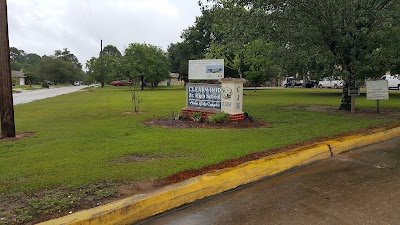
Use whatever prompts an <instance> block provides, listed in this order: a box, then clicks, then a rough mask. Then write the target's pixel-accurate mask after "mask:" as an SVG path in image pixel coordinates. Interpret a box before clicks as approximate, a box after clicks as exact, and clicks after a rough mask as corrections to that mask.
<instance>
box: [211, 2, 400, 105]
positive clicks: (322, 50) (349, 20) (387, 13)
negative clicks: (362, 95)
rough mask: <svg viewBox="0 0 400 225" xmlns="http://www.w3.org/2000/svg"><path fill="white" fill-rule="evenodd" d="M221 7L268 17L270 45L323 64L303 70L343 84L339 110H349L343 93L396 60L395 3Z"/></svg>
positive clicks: (303, 3) (267, 3)
mask: <svg viewBox="0 0 400 225" xmlns="http://www.w3.org/2000/svg"><path fill="white" fill-rule="evenodd" d="M227 1H228V2H231V3H234V4H243V5H245V6H246V7H247V8H250V9H252V8H259V9H262V10H264V11H265V12H268V14H269V18H270V20H271V21H273V23H272V24H273V26H272V27H271V28H272V29H271V30H272V31H274V32H275V33H274V41H275V42H277V43H280V44H281V46H282V49H284V50H288V51H295V52H296V54H295V56H296V55H297V56H298V57H304V56H309V55H313V54H314V55H318V56H319V57H317V58H319V59H321V57H323V58H324V59H323V60H319V62H315V60H314V59H315V57H309V59H307V60H304V61H303V65H307V64H309V65H311V66H312V65H314V66H315V65H319V67H320V69H322V70H325V71H334V70H335V69H336V70H337V72H338V73H340V74H341V75H342V76H343V78H344V87H343V94H342V101H341V105H340V109H345V110H350V108H351V98H350V97H349V96H348V91H347V89H348V88H349V87H351V86H355V85H356V80H357V79H358V80H364V79H365V78H367V77H369V78H374V77H378V76H380V75H382V74H383V73H384V72H385V71H388V70H393V69H394V68H395V65H396V64H397V63H398V62H397V63H396V60H393V58H395V59H396V58H399V51H398V49H399V46H398V45H393V43H394V42H395V41H396V39H398V37H397V36H398V35H394V34H395V33H396V32H398V31H399V25H400V21H399V19H400V18H399V16H398V12H399V4H400V2H399V1H397V0H375V1H370V0H353V1H348V0H325V1H319V0H303V1H297V0H276V1H261V0H249V1H244V0H227ZM217 2H225V0H221V1H217ZM266 22H268V21H266ZM393 49H394V50H393ZM301 52H303V53H305V54H302V53H301ZM298 53H300V54H298ZM388 56H390V57H388ZM307 58H308V57H307ZM390 58H392V59H390ZM313 61H314V62H313ZM299 62H301V61H300V60H299ZM315 67H317V66H315ZM306 68H307V67H306Z"/></svg>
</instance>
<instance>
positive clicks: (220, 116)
mask: <svg viewBox="0 0 400 225" xmlns="http://www.w3.org/2000/svg"><path fill="white" fill-rule="evenodd" d="M228 121H229V114H228V113H224V112H220V113H217V114H214V115H212V116H209V117H208V118H207V122H209V123H227V122H228Z"/></svg>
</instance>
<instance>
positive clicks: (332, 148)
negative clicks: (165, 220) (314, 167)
mask: <svg viewBox="0 0 400 225" xmlns="http://www.w3.org/2000/svg"><path fill="white" fill-rule="evenodd" d="M395 136H400V127H397V128H393V129H379V130H373V131H371V132H368V133H366V134H364V135H363V134H358V135H352V136H348V137H344V138H338V139H334V140H331V141H326V142H322V143H319V144H314V145H310V146H306V147H302V148H296V149H293V150H290V151H287V152H283V153H279V154H276V155H271V156H268V157H265V158H262V159H258V160H254V161H251V162H247V163H244V164H241V165H238V166H236V167H234V168H227V169H222V170H218V171H214V172H212V173H209V174H205V175H202V176H198V177H194V178H191V179H188V180H186V181H183V182H181V183H178V184H174V185H171V186H168V187H165V188H163V189H161V190H158V191H155V192H152V193H149V194H142V195H135V196H132V197H130V198H126V199H123V200H119V201H116V202H113V203H110V204H107V205H104V206H99V207H96V208H93V209H89V210H86V211H81V212H77V213H74V214H71V215H68V216H65V217H62V218H58V219H54V220H50V221H46V222H43V223H40V224H41V225H50V224H70V225H77V224H82V225H83V224H85V225H86V224H91V225H92V224H131V223H134V222H137V221H140V220H143V219H145V218H148V217H151V216H154V215H157V214H159V213H162V212H165V211H167V210H170V209H173V208H176V207H179V206H182V205H184V204H187V203H191V202H194V201H196V200H199V199H202V198H205V197H208V196H212V195H215V194H219V193H221V192H224V191H227V190H230V189H233V188H236V187H238V186H240V185H244V184H248V183H251V182H254V181H257V180H259V179H261V178H264V177H267V176H271V175H274V174H277V173H280V172H283V171H285V170H288V169H290V168H293V167H296V166H300V165H304V164H308V163H312V162H315V161H319V160H323V159H327V158H330V157H331V156H332V155H337V154H339V153H341V152H344V151H347V150H350V149H354V148H359V147H363V146H366V145H369V144H372V143H375V142H380V141H384V140H387V139H390V138H393V137H395Z"/></svg>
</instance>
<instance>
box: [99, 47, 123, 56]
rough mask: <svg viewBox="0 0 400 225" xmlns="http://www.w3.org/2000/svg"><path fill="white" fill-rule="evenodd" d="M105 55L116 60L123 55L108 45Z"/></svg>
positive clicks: (104, 51)
mask: <svg viewBox="0 0 400 225" xmlns="http://www.w3.org/2000/svg"><path fill="white" fill-rule="evenodd" d="M103 54H104V55H109V56H112V57H114V58H121V56H122V54H121V52H120V51H119V50H118V48H117V47H115V46H114V45H107V46H105V47H104V48H103Z"/></svg>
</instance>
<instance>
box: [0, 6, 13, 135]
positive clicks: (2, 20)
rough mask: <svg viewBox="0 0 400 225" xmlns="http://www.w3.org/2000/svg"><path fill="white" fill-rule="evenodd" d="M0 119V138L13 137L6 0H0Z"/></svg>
mask: <svg viewBox="0 0 400 225" xmlns="http://www.w3.org/2000/svg"><path fill="white" fill-rule="evenodd" d="M0 120H1V138H6V137H15V122H14V104H13V96H12V81H11V67H10V44H9V40H8V22H7V1H6V0H0Z"/></svg>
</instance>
